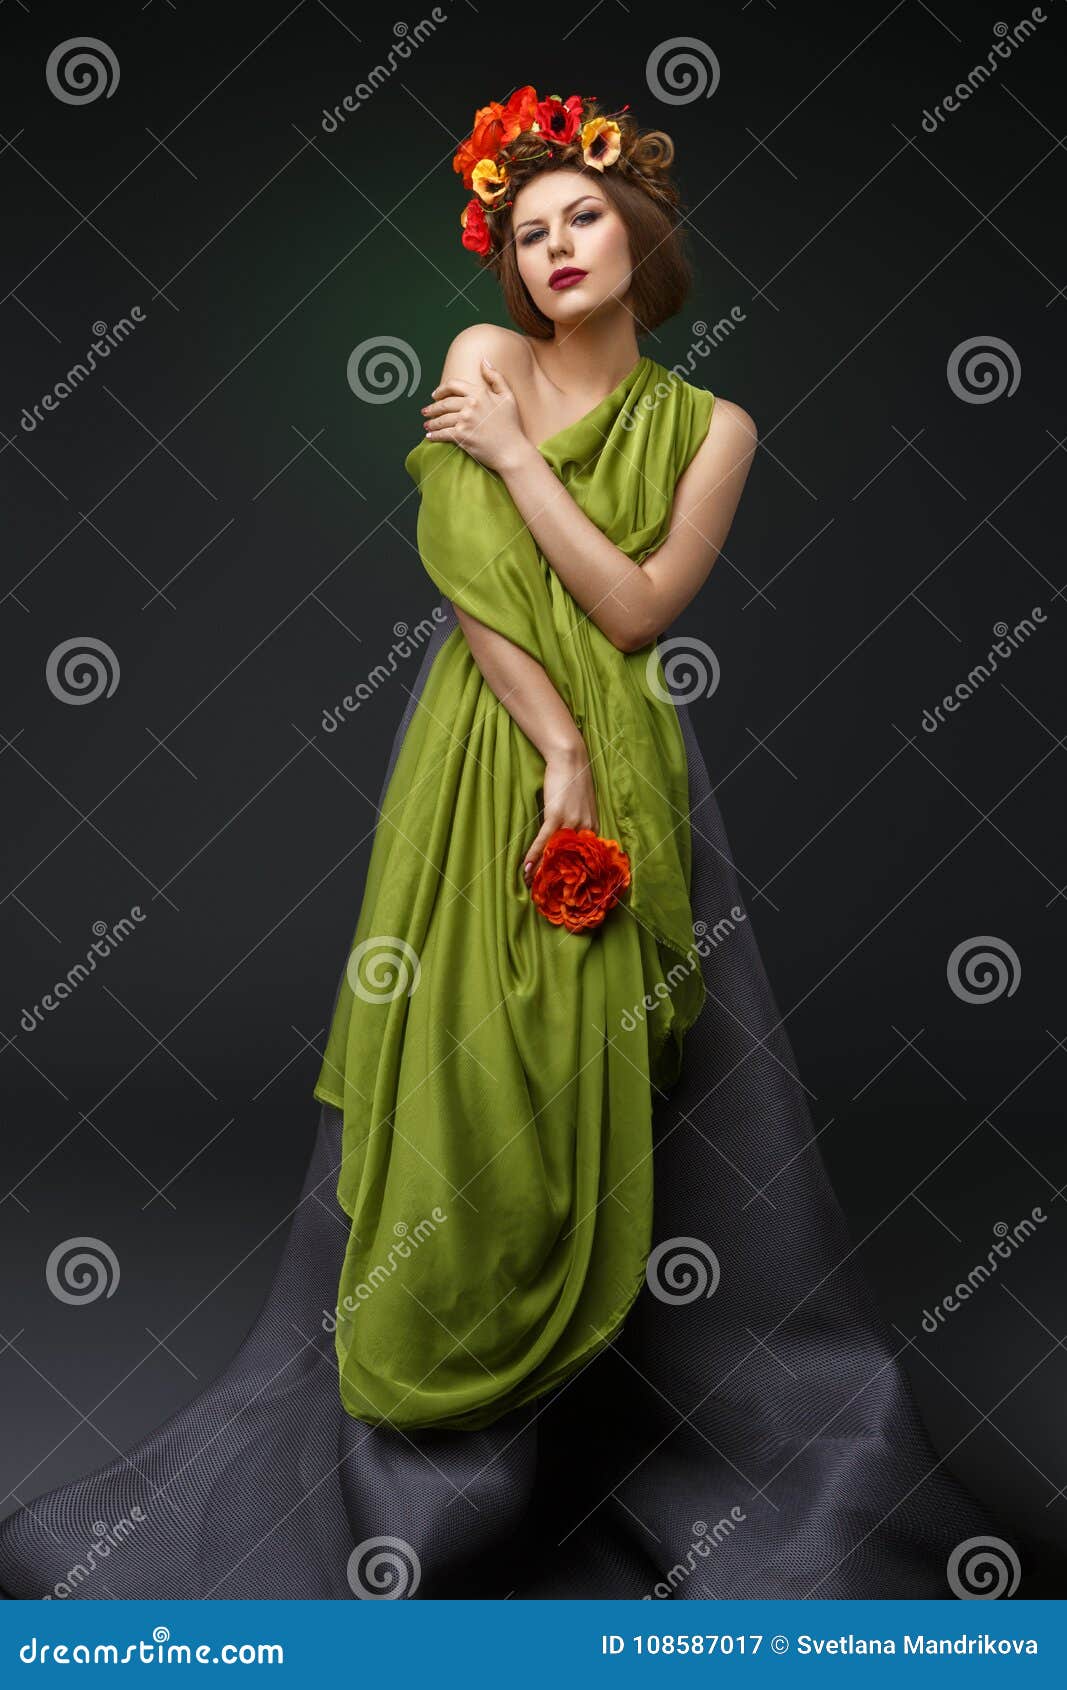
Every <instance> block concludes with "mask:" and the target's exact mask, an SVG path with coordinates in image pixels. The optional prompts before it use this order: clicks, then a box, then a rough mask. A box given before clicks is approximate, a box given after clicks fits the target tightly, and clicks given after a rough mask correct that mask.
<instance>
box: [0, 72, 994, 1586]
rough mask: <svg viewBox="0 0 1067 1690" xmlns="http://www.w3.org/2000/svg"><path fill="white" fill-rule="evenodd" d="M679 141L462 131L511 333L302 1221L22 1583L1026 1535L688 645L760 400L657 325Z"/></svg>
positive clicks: (793, 1566) (911, 1568)
mask: <svg viewBox="0 0 1067 1690" xmlns="http://www.w3.org/2000/svg"><path fill="white" fill-rule="evenodd" d="M672 152H673V149H672V147H671V144H670V142H669V140H668V139H667V137H665V136H662V135H659V134H652V135H647V134H642V133H641V132H640V131H639V130H638V128H637V126H636V124H635V122H634V120H633V118H632V117H631V116H630V115H629V114H628V113H627V112H625V111H623V112H621V113H616V114H614V115H607V114H604V113H601V112H599V111H598V110H597V109H596V106H595V103H594V102H592V101H591V100H587V99H584V98H582V97H580V96H576V95H575V96H572V97H571V98H570V99H568V100H567V101H560V100H557V99H555V98H549V99H544V100H541V99H538V97H537V95H536V93H535V92H534V90H533V89H532V88H523V89H520V90H519V91H518V92H517V93H516V94H515V95H514V96H512V98H511V99H510V100H509V101H508V102H507V103H506V105H498V104H496V103H493V104H491V105H490V106H488V107H485V108H482V109H481V110H480V111H479V112H478V113H477V115H476V118H475V124H474V129H473V131H472V135H471V136H470V137H469V138H468V140H467V141H466V142H464V144H463V145H462V146H461V148H460V150H459V152H458V153H457V155H456V160H455V164H456V169H457V172H458V173H460V174H461V175H462V177H463V181H464V185H465V187H467V188H469V189H472V190H473V197H472V198H471V199H470V201H469V202H468V205H467V208H466V211H465V213H464V216H463V230H464V233H463V242H464V245H465V246H466V247H467V248H468V249H469V250H471V251H473V252H475V253H476V254H478V255H479V257H480V258H481V260H482V262H483V264H484V265H485V266H486V267H488V268H490V269H491V270H492V271H493V272H494V273H495V274H496V275H497V276H498V278H499V279H500V282H501V285H502V288H503V292H504V298H505V302H506V304H507V306H508V309H509V312H510V313H511V315H512V318H513V319H514V320H515V322H516V324H517V331H515V332H513V331H509V330H504V329H498V328H493V327H491V326H490V325H484V324H480V325H478V326H476V327H474V328H471V329H468V330H466V331H464V332H463V333H462V334H460V335H458V336H457V337H456V339H455V340H454V341H453V343H452V346H451V348H450V350H449V353H448V357H447V360H446V363H445V368H444V371H443V375H442V379H441V382H440V383H439V385H438V387H437V388H436V389H435V390H434V392H433V394H432V396H431V399H430V402H429V403H428V404H427V406H426V407H425V409H424V417H425V423H424V428H425V439H424V441H423V442H422V443H421V444H420V445H419V446H417V447H416V448H414V450H413V451H412V452H411V454H410V455H409V457H408V459H407V468H408V469H409V472H410V473H411V474H412V476H413V478H414V479H415V481H416V482H417V484H418V485H419V489H420V495H421V502H420V515H419V547H420V555H421V557H422V561H423V563H424V566H425V567H426V569H427V572H428V573H429V575H430V577H431V579H432V580H433V581H434V583H435V584H436V585H437V586H438V587H439V588H440V590H441V592H442V595H443V597H442V605H441V621H440V626H439V628H438V632H437V633H436V634H435V636H434V637H433V639H432V640H431V642H430V644H429V646H428V648H427V650H426V653H425V657H424V660H423V664H422V667H421V670H420V673H419V676H418V679H417V681H416V684H415V686H414V688H413V689H412V694H411V697H410V700H409V703H408V707H407V709H406V711H405V714H404V719H403V720H402V721H401V723H400V727H399V729H398V732H397V735H396V739H395V741H394V745H393V752H392V757H391V759H390V763H389V768H388V770H387V774H386V779H385V784H384V788H383V797H382V807H381V816H380V820H381V825H379V827H378V829H377V831H376V835H375V842H374V848H373V852H372V856H371V861H370V864H369V867H368V874H367V883H366V887H365V891H364V896H363V900H362V905H361V909H360V916H359V921H358V925H357V928H356V932H355V936H354V938H353V942H352V946H351V947H350V951H349V955H348V959H347V962H346V967H345V971H344V973H343V975H342V978H341V982H340V984H339V987H338V992H337V997H336V1000H335V1005H334V1011H333V1017H332V1023H331V1027H330V1032H329V1037H328V1040H327V1044H326V1047H325V1052H324V1056H323V1061H322V1066H321V1069H320V1073H319V1077H318V1079H317V1081H316V1085H315V1094H316V1096H317V1097H318V1098H319V1100H320V1101H321V1103H322V1116H321V1123H320V1130H319V1136H318V1140H317V1143H316V1147H315V1153H314V1156H313V1159H312V1163H311V1166H310V1168H309V1170H308V1175H307V1179H306V1181H305V1187H304V1191H303V1193H302V1195H301V1200H300V1202H299V1204H298V1205H297V1208H296V1210H295V1213H294V1219H293V1223H292V1226H291V1229H290V1233H289V1239H288V1243H287V1247H286V1250H285V1253H284V1256H283V1259H282V1262H281V1264H280V1267H279V1269H278V1273H277V1276H276V1279H275V1281H274V1283H273V1285H272V1287H271V1292H270V1295H269V1297H268V1299H267V1302H266V1304H265V1305H264V1308H263V1310H262V1312H261V1314H260V1316H259V1318H258V1320H257V1322H256V1325H255V1326H254V1328H253V1329H252V1331H251V1332H250V1333H249V1335H248V1337H247V1338H246V1340H245V1342H244V1344H243V1345H242V1348H241V1350H240V1351H239V1353H238V1355H237V1356H236V1357H235V1358H234V1361H233V1362H232V1364H231V1366H230V1367H229V1368H228V1369H227V1371H226V1372H225V1373H224V1374H223V1375H222V1376H221V1378H220V1379H219V1380H217V1381H216V1382H215V1383H214V1385H212V1386H211V1387H209V1388H208V1389H207V1390H204V1391H201V1392H200V1393H199V1394H198V1396H196V1397H195V1398H194V1399H193V1400H192V1401H191V1402H190V1403H188V1404H187V1405H186V1406H185V1407H184V1408H182V1409H181V1410H179V1411H178V1413H177V1414H176V1415H174V1416H172V1418H171V1419H170V1420H169V1421H168V1422H166V1424H165V1425H164V1426H162V1427H160V1428H158V1429H157V1430H156V1431H155V1432H153V1433H152V1434H150V1435H149V1436H148V1437H147V1438H146V1439H144V1440H142V1442H141V1443H140V1444H139V1445H137V1446H136V1447H135V1448H134V1449H133V1450H131V1451H129V1452H128V1454H127V1455H126V1456H124V1457H123V1458H122V1459H121V1460H120V1461H116V1462H113V1463H112V1464H111V1466H109V1467H106V1468H103V1469H101V1470H99V1471H98V1472H97V1473H94V1474H90V1475H89V1476H88V1477H86V1478H84V1479H81V1480H79V1481H77V1482H76V1483H73V1484H69V1485H66V1486H63V1487H61V1488H60V1489H59V1490H57V1491H53V1492H51V1493H50V1494H49V1495H47V1496H44V1497H41V1498H38V1499H36V1500H35V1501H34V1502H32V1503H31V1504H30V1505H29V1506H27V1507H24V1508H21V1509H20V1510H19V1511H18V1512H17V1513H16V1514H15V1515H13V1516H12V1517H11V1518H10V1519H9V1520H8V1521H7V1522H5V1524H4V1526H3V1528H2V1529H0V1580H2V1581H3V1583H4V1585H5V1588H6V1589H7V1591H8V1593H9V1594H11V1595H15V1596H34V1595H38V1596H39V1595H51V1594H55V1595H70V1594H73V1595H85V1596H93V1595H101V1594H104V1595H114V1596H153V1595H159V1596H171V1597H187V1598H188V1597H211V1596H260V1597H267V1596H289V1597H323V1596H337V1597H351V1596H357V1597H367V1596H378V1595H391V1596H423V1597H441V1596H467V1597H479V1596H499V1597H506V1596H509V1595H518V1596H521V1597H550V1596H570V1597H589V1596H609V1597H640V1596H676V1597H680V1598H683V1599H686V1598H694V1599H695V1598H706V1597H711V1596H722V1597H725V1596H731V1597H747V1598H758V1597H781V1596H813V1597H828V1596H852V1597H861V1596H885V1597H904V1596H912V1595H921V1596H941V1595H948V1594H951V1587H950V1584H949V1583H948V1582H947V1579H946V1568H947V1566H948V1564H949V1560H950V1557H951V1556H952V1555H953V1553H954V1552H956V1557H957V1559H958V1554H959V1551H960V1549H961V1546H964V1547H966V1545H967V1544H968V1543H969V1540H970V1538H971V1537H973V1536H974V1535H975V1534H977V1533H980V1532H985V1531H988V1530H989V1527H990V1522H989V1521H988V1519H987V1518H986V1516H985V1515H984V1514H983V1513H982V1511H981V1510H980V1509H979V1508H978V1507H977V1505H976V1504H975V1503H974V1502H973V1500H972V1499H971V1498H970V1497H969V1496H968V1495H967V1494H966V1493H965V1492H964V1491H963V1490H962V1489H961V1488H960V1487H959V1486H958V1485H957V1483H956V1482H955V1481H954V1480H953V1479H952V1477H951V1475H950V1474H949V1473H948V1472H947V1471H946V1470H945V1468H944V1466H943V1463H942V1462H941V1461H939V1460H938V1459H937V1457H936V1456H935V1455H934V1453H933V1451H932V1449H931V1447H930V1445H929V1442H928V1440H927V1438H926V1435H925V1432H924V1430H923V1428H922V1425H921V1422H920V1421H919V1419H918V1416H917V1413H916V1410H915V1407H914V1404H913V1402H912V1400H911V1397H910V1395H909V1392H908V1389H907V1384H906V1381H905V1378H904V1375H903V1373H902V1372H901V1370H900V1368H899V1365H898V1363H897V1360H896V1356H895V1354H894V1348H893V1345H892V1343H891V1340H890V1338H889V1335H888V1333H887V1331H886V1329H885V1326H884V1323H883V1321H882V1319H881V1317H880V1315H879V1313H878V1311H877V1309H876V1307H875V1305H874V1302H873V1299H872V1298H871V1295H870V1292H869V1290H868V1288H867V1286H866V1283H865V1281H864V1279H863V1277H862V1275H861V1273H860V1272H859V1270H858V1268H857V1266H856V1261H855V1256H854V1253H853V1250H854V1247H853V1245H852V1243H851V1241H850V1239H849V1237H848V1233H847V1230H846V1228H845V1225H844V1221H843V1218H842V1216H841V1212H840V1210H839V1208H838V1205H837V1203H836V1200H835V1198H834V1196H833V1193H832V1191H831V1189H830V1187H829V1184H828V1182H827V1180H826V1176H825V1173H824V1170H823V1167H822V1164H821V1161H820V1159H819V1153H818V1148H817V1146H816V1144H815V1142H814V1140H813V1138H812V1135H811V1123H810V1119H809V1117H808V1113H807V1108H806V1104H805V1099H804V1092H803V1087H802V1084H801V1082H800V1081H799V1080H798V1079H797V1077H796V1074H795V1070H794V1064H793V1059H792V1053H791V1051H790V1048H789V1043H788V1039H787V1038H786V1035H785V1033H784V1030H783V1028H782V1025H781V1021H780V1018H779V1016H778V1014H777V1011H776V1008H775V1005H774V1000H773V998H772V996H771V993H770V990H769V988H768V985H767V981H766V977H765V975H764V972H763V969H762V965H761V962H760V959H759V954H758V951H757V949H756V944H755V940H754V938H753V936H752V931H751V927H750V924H749V922H748V920H747V916H746V912H745V910H744V907H743V904H742V900H741V895H740V892H739V889H738V885H737V878H736V874H735V872H734V869H733V866H732V863H731V858H730V852H729V846H728V843H727V840H726V837H725V834H724V832H723V829H722V823H721V819H720V817H719V814H718V809H717V806H716V803H715V800H714V797H713V795H712V792H711V788H710V784H709V781H708V775H707V770H706V768H705V766H704V762H703V759H702V757H701V754H700V750H699V747H698V745H697V742H696V738H695V735H694V733H693V730H692V727H691V725H690V723H689V720H688V711H687V709H686V707H685V706H684V705H679V704H677V703H676V702H675V700H674V699H673V698H672V696H671V694H670V692H669V690H668V689H667V687H666V685H665V676H664V672H663V668H662V665H661V662H660V655H659V650H658V648H657V646H656V643H655V641H656V637H657V635H659V634H660V633H661V632H662V631H663V630H664V629H665V628H666V627H668V626H669V625H670V624H671V623H672V622H673V621H674V620H675V619H676V618H677V617H678V616H679V614H680V613H681V612H682V611H684V609H685V607H686V606H687V605H688V604H689V603H690V602H691V601H692V599H693V598H694V596H695V594H696V593H697V592H698V591H699V589H700V587H701V585H702V584H703V582H704V581H705V579H706V578H707V576H708V573H709V571H710V569H711V568H712V565H713V563H714V561H715V558H716V556H717V554H718V551H719V549H720V548H721V547H722V545H723V543H724V541H725V538H726V534H727V532H728V530H729V527H730V523H731V520H732V517H733V514H734V510H735V508H736V505H737V501H738V499H739V497H740V493H741V489H742V486H743V484H744V480H745V477H746V475H747V472H748V467H749V463H750V461H751V458H752V454H753V450H754V443H755V431H754V428H753V425H752V423H751V420H750V419H749V418H748V416H747V415H746V413H745V412H744V411H742V410H741V409H739V408H738V407H737V406H735V405H732V404H730V403H729V402H727V401H725V400H722V399H719V400H718V401H713V400H712V397H711V395H710V394H707V393H705V392H704V391H703V390H702V389H699V388H696V387H694V386H692V385H690V384H688V383H686V382H684V381H682V380H680V379H679V378H678V377H677V376H676V375H672V374H671V372H669V371H667V370H665V369H664V368H663V367H662V366H661V365H659V364H657V363H655V362H654V361H653V360H652V359H651V358H649V357H648V356H640V355H639V354H638V348H637V336H638V335H639V334H646V333H651V332H652V331H653V330H654V329H655V328H656V327H658V325H659V324H660V323H662V322H664V321H665V320H666V319H667V318H668V317H670V316H671V315H672V314H673V313H674V312H676V311H677V310H678V309H679V307H680V306H681V304H682V303H683V301H684V298H685V294H686V289H687V286H688V281H689V274H688V269H687V266H686V262H685V259H684V255H683V253H682V249H681V230H680V219H679V214H678V195H677V190H676V188H675V187H674V185H673V183H672V182H671V180H670V177H669V174H668V171H669V165H670V162H671V157H672ZM519 331H521V332H519ZM613 384H614V385H613ZM335 1198H336V1206H335V1201H334V1199H335ZM338 1387H339V1389H338ZM135 1508H136V1509H137V1510H138V1511H139V1515H140V1516H142V1517H143V1518H142V1519H141V1520H139V1523H138V1525H137V1529H136V1530H132V1531H129V1532H127V1533H125V1534H124V1535H123V1536H122V1538H121V1541H120V1542H119V1543H117V1544H115V1545H112V1544H111V1543H110V1541H109V1546H108V1554H107V1558H106V1559H101V1561H100V1563H99V1569H98V1570H97V1567H96V1566H95V1565H94V1570H93V1573H92V1577H91V1578H87V1579H85V1580H79V1581H75V1582H74V1583H73V1584H71V1581H70V1578H69V1577H68V1576H67V1572H66V1570H67V1569H70V1568H71V1567H72V1566H73V1564H74V1562H75V1558H76V1557H77V1556H79V1555H80V1557H81V1559H82V1560H84V1558H85V1546H86V1544H87V1543H89V1542H90V1541H91V1536H90V1535H89V1534H91V1533H92V1532H94V1531H95V1532H96V1534H97V1535H98V1536H99V1535H100V1533H102V1531H103V1528H104V1526H105V1525H109V1524H111V1523H112V1522H114V1521H116V1520H117V1519H118V1518H119V1517H122V1518H124V1519H127V1520H128V1519H129V1518H130V1517H131V1514H132V1512H133V1510H134V1509H135ZM134 1517H135V1518H137V1516H134ZM115 1535H116V1534H115V1533H114V1532H113V1531H112V1532H110V1533H109V1539H110V1538H113V1537H114V1536H115ZM953 1565H955V1562H953ZM94 1579H95V1580H97V1581H98V1582H97V1583H96V1584H95V1585H94V1582H93V1580H94ZM60 1585H63V1586H64V1588H62V1589H61V1588H60Z"/></svg>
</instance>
